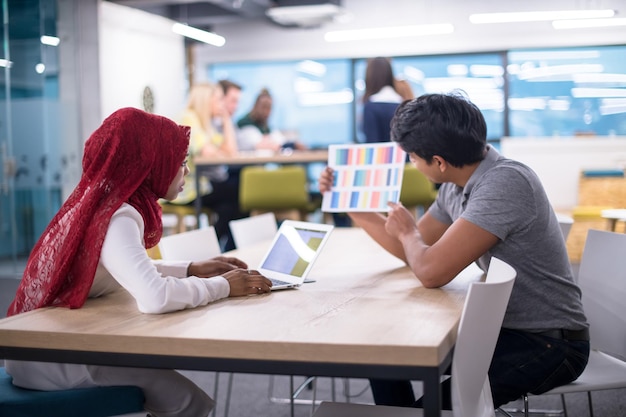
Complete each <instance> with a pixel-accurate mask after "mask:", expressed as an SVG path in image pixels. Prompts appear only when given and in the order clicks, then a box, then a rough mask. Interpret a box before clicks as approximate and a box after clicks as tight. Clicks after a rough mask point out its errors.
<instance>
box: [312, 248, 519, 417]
mask: <svg viewBox="0 0 626 417" xmlns="http://www.w3.org/2000/svg"><path fill="white" fill-rule="evenodd" d="M516 275H517V273H516V272H515V270H514V269H513V268H512V267H511V266H510V265H508V264H506V263H505V262H502V261H501V260H499V259H497V258H491V265H490V266H489V271H488V273H487V278H486V280H485V282H475V283H472V284H471V285H470V288H469V291H468V293H467V298H466V300H465V306H464V308H463V313H462V314H461V321H460V323H459V330H458V336H457V341H456V345H455V348H454V357H453V361H452V380H451V382H452V411H451V412H447V411H444V412H443V413H442V415H444V416H453V417H488V416H495V411H494V409H493V399H492V397H491V387H490V385H489V378H488V376H487V372H488V371H489V364H490V363H491V358H492V356H493V352H494V350H495V346H496V341H497V340H498V334H499V333H500V327H501V326H502V320H503V318H504V312H505V311H506V306H507V304H508V302H509V296H510V295H511V290H512V289H513V282H514V281H515V276H516ZM421 415H423V413H422V410H421V409H415V408H402V407H388V406H378V405H368V404H355V403H331V402H323V403H322V404H321V405H320V407H319V408H318V409H317V411H316V412H315V414H314V417H357V416H359V417H378V416H381V417H382V416H385V417H404V416H407V417H408V416H421Z"/></svg>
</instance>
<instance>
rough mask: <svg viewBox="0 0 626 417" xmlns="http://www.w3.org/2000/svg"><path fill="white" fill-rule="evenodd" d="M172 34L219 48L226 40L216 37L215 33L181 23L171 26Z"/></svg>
mask: <svg viewBox="0 0 626 417" xmlns="http://www.w3.org/2000/svg"><path fill="white" fill-rule="evenodd" d="M172 32H174V33H178V34H179V35H183V36H186V37H188V38H191V39H195V40H197V41H200V42H204V43H208V44H209V45H213V46H218V47H220V46H224V44H225V43H226V38H224V37H223V36H220V35H216V34H215V33H212V32H207V31H205V30H201V29H196V28H194V27H191V26H188V25H183V24H182V23H174V25H173V26H172Z"/></svg>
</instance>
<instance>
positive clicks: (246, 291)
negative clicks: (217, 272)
mask: <svg viewBox="0 0 626 417" xmlns="http://www.w3.org/2000/svg"><path fill="white" fill-rule="evenodd" d="M222 276H223V277H224V278H226V280H227V281H228V284H229V285H230V294H228V296H229V297H239V296H242V295H253V294H264V293H267V292H270V288H271V287H272V281H270V280H269V279H267V278H265V277H264V276H263V275H261V274H259V272H258V271H253V270H251V269H234V270H232V271H229V272H227V273H225V274H222Z"/></svg>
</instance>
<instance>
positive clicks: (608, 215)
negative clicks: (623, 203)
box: [600, 209, 626, 233]
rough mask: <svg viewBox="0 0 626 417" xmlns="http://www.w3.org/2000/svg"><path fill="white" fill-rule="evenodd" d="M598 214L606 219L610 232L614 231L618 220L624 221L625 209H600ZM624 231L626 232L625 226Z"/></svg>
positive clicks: (625, 219) (625, 216)
mask: <svg viewBox="0 0 626 417" xmlns="http://www.w3.org/2000/svg"><path fill="white" fill-rule="evenodd" d="M600 215H601V216H602V217H603V218H605V219H607V221H608V224H609V226H608V228H609V230H610V231H611V232H614V231H615V229H616V228H617V222H618V221H622V222H626V209H608V210H602V212H601V214H600ZM624 233H626V228H625V229H624Z"/></svg>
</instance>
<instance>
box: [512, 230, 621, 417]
mask: <svg viewBox="0 0 626 417" xmlns="http://www.w3.org/2000/svg"><path fill="white" fill-rule="evenodd" d="M625 250H626V235H625V234H622V233H614V232H606V231H601V230H589V232H588V234H587V240H586V242H585V248H584V250H583V256H582V259H581V262H580V269H579V272H578V284H579V285H580V288H581V290H582V294H583V295H582V301H583V307H584V309H585V314H586V315H587V320H588V321H589V324H590V328H589V332H590V337H591V353H590V355H589V363H588V364H587V367H586V368H585V371H584V372H583V373H582V375H580V377H579V378H578V379H577V380H576V381H574V382H572V383H570V384H567V385H563V386H560V387H557V388H555V389H553V390H550V391H548V392H545V393H543V394H541V395H550V394H560V395H561V401H562V403H563V410H564V412H565V416H567V409H566V408H565V396H564V394H569V393H577V392H587V401H588V404H589V414H590V415H591V417H593V403H592V401H591V391H601V390H607V389H618V388H626V362H624V360H625V359H626V343H625V342H624V341H625V340H626V303H624V297H626V272H625V271H626V256H624V251H625ZM530 396H532V394H530ZM524 415H525V416H528V397H525V398H524Z"/></svg>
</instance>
